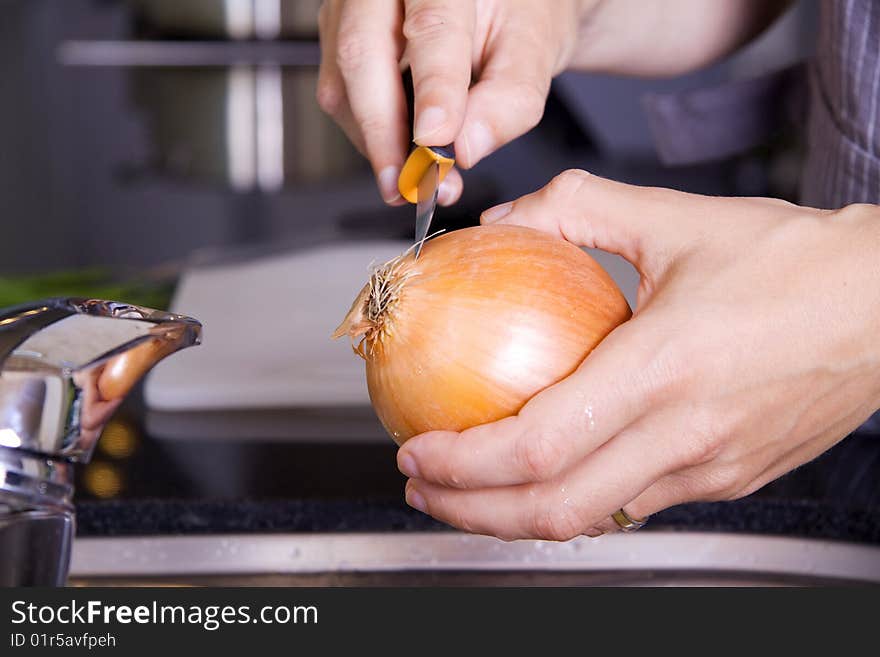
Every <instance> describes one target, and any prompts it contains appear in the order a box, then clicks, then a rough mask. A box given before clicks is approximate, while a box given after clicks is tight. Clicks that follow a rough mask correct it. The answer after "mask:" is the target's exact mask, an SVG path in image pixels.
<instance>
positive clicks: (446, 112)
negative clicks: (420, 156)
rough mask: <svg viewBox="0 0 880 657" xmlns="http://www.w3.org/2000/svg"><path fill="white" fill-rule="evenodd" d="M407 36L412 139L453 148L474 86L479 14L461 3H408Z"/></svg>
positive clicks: (434, 0)
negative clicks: (473, 61) (475, 45)
mask: <svg viewBox="0 0 880 657" xmlns="http://www.w3.org/2000/svg"><path fill="white" fill-rule="evenodd" d="M404 7H405V17H404V21H403V35H404V37H405V38H406V54H407V59H408V60H409V64H410V69H411V70H412V78H413V96H414V101H415V107H414V113H415V120H414V123H413V139H414V140H415V141H416V142H417V143H418V144H421V145H422V146H443V145H445V144H449V143H452V142H453V141H454V140H455V138H456V137H457V136H458V133H459V131H460V130H461V125H462V122H463V121H464V113H465V107H466V105H467V100H468V87H470V83H471V60H472V57H471V53H472V52H473V40H474V21H475V12H474V6H473V3H472V2H461V0H406V2H404Z"/></svg>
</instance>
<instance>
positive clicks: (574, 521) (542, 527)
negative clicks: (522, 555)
mask: <svg viewBox="0 0 880 657" xmlns="http://www.w3.org/2000/svg"><path fill="white" fill-rule="evenodd" d="M582 524H583V523H582V522H581V520H580V518H579V517H578V515H577V514H576V513H575V512H574V510H573V509H572V508H571V507H569V506H568V505H566V504H558V505H553V506H549V507H545V508H541V509H539V510H538V511H537V512H536V513H535V517H534V521H533V533H534V536H535V537H536V538H540V539H543V540H546V541H569V540H571V539H573V538H574V537H575V536H578V535H580V534H581V533H583V531H584V527H583V526H582Z"/></svg>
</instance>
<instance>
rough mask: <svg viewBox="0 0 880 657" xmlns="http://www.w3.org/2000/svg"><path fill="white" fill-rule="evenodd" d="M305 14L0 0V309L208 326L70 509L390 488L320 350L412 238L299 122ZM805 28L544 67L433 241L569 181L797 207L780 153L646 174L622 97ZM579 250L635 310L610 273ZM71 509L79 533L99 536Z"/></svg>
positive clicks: (112, 441)
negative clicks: (680, 69)
mask: <svg viewBox="0 0 880 657" xmlns="http://www.w3.org/2000/svg"><path fill="white" fill-rule="evenodd" d="M319 4H320V3H319V2H318V1H317V0H298V1H281V0H191V1H188V2H177V1H176V0H131V1H128V2H126V1H123V0H66V1H64V2H60V1H57V0H2V2H0V7H2V9H3V16H4V18H3V20H2V21H0V67H2V69H0V70H2V73H0V221H2V233H0V307H2V306H6V305H11V304H13V303H17V302H20V301H24V300H27V299H35V298H41V297H45V296H50V295H61V294H75V295H85V296H91V295H95V296H100V297H105V298H116V299H119V300H123V301H129V302H134V303H143V304H144V305H149V306H153V307H161V308H165V307H167V306H168V304H169V303H172V296H173V295H175V294H176V297H175V300H174V301H173V303H174V304H175V307H174V309H175V310H178V311H180V312H184V313H187V314H192V315H194V316H196V317H197V318H199V319H201V320H203V321H204V322H205V341H204V345H203V346H201V347H199V348H198V349H192V350H188V351H187V352H186V353H183V354H180V355H179V356H175V357H174V358H172V359H169V360H168V361H167V362H166V363H163V364H162V365H160V366H159V368H158V369H157V371H156V373H155V374H154V375H153V376H152V377H150V379H149V380H148V382H147V384H146V386H145V388H144V389H138V390H137V391H136V393H135V394H133V395H132V397H131V399H130V401H129V403H128V404H127V405H126V406H125V407H123V409H122V410H121V411H120V412H119V413H118V414H117V415H116V417H115V418H114V420H113V421H111V422H110V424H109V425H108V426H107V428H106V430H105V432H104V437H103V438H102V440H101V441H100V442H99V447H98V452H97V454H96V456H95V458H94V460H93V461H92V462H91V463H90V464H88V465H87V466H84V467H82V468H81V469H80V471H79V482H78V488H77V499H79V500H80V501H83V500H89V499H94V498H99V499H113V498H131V499H141V498H152V497H157V496H158V497H163V498H174V499H195V498H199V499H202V498H204V499H215V498H232V497H236V496H238V497H246V498H249V499H250V498H265V497H270V498H286V497H291V496H297V497H322V496H323V497H349V498H350V497H361V496H367V497H369V496H370V495H373V496H380V497H383V496H384V498H387V499H393V500H397V501H399V499H400V497H401V490H402V483H403V480H402V478H400V476H399V475H398V473H397V472H396V468H395V465H394V446H393V444H392V443H391V441H390V440H388V439H387V438H386V437H385V436H384V435H383V433H382V431H381V427H379V426H378V424H377V422H376V420H375V417H374V416H373V414H372V411H371V410H370V409H369V406H368V400H367V399H366V393H365V386H364V384H363V374H362V365H361V363H360V361H359V360H358V359H356V358H354V357H352V355H351V354H350V352H349V350H348V349H347V347H346V346H345V345H343V344H339V343H331V342H330V341H329V340H328V339H326V336H327V335H328V333H329V332H330V331H331V330H332V329H333V327H334V325H333V324H328V322H333V321H338V319H339V318H341V316H342V314H343V312H344V311H345V309H346V308H347V307H348V304H349V302H350V299H351V298H352V297H353V294H354V292H356V291H357V289H358V288H359V286H360V284H361V282H362V281H363V280H364V277H365V273H366V269H367V267H368V265H369V263H370V261H375V260H380V259H381V257H382V256H383V254H386V253H387V254H392V253H394V252H399V249H400V244H402V243H403V241H404V240H407V239H411V234H412V208H410V207H403V208H387V207H385V206H384V205H383V204H382V203H381V201H380V199H379V196H378V193H377V192H376V189H375V187H374V184H373V180H372V178H371V176H370V174H369V171H368V168H367V166H366V164H365V162H364V161H363V160H362V159H361V158H360V156H359V155H358V154H357V153H356V152H355V151H354V150H353V149H352V148H351V147H350V146H349V145H348V143H347V142H346V140H345V139H344V137H343V135H342V133H341V132H340V131H339V130H338V129H337V128H336V127H335V126H334V125H333V124H332V123H331V122H330V121H329V120H328V119H326V118H325V117H324V116H323V115H322V114H321V112H320V110H319V109H318V107H317V104H316V102H315V100H314V86H315V82H316V76H317V66H316V64H317V62H318V60H319V57H320V53H319V47H318V43H317V36H316V16H317V10H318V6H319ZM816 20H817V19H816V2H812V1H802V2H798V3H795V5H794V8H793V9H792V10H791V11H789V13H788V14H787V15H786V16H785V17H783V18H782V19H781V20H780V21H778V23H777V24H776V25H775V26H774V27H773V28H771V29H770V30H769V31H768V32H767V33H766V34H765V35H764V36H762V37H761V38H760V39H759V40H757V41H756V42H755V43H754V44H752V45H751V46H749V47H748V48H747V49H745V50H744V51H743V52H741V53H739V54H738V55H736V56H735V57H733V58H731V59H729V60H728V61H725V62H723V63H721V64H719V65H717V66H714V67H712V68H710V69H708V70H705V71H702V72H698V73H695V74H691V75H687V76H683V77H680V78H675V79H670V80H659V81H647V80H637V79H619V78H612V77H607V76H595V75H582V74H574V73H567V74H564V75H562V76H560V77H559V78H558V79H557V80H556V81H555V83H554V86H553V90H552V93H551V97H550V99H549V102H548V106H547V112H546V114H545V118H544V120H543V121H542V122H541V124H540V125H539V126H538V127H537V128H536V129H535V130H533V131H532V132H531V133H529V134H528V135H526V136H525V137H523V138H521V139H519V140H517V141H516V142H515V143H513V144H511V145H509V146H507V147H505V148H503V149H501V150H500V151H499V152H498V153H496V154H494V155H493V156H491V157H489V158H488V159H487V160H485V161H484V162H482V163H480V164H479V165H478V166H477V167H476V168H475V169H474V170H472V171H467V172H464V179H465V192H464V196H463V198H462V200H461V202H460V203H458V204H457V206H456V207H454V208H449V209H441V210H440V211H438V215H437V219H436V220H435V221H436V223H437V225H438V227H446V228H455V227H460V226H465V225H470V224H473V223H475V222H476V220H477V217H478V216H479V213H480V211H481V210H482V209H484V208H486V207H489V206H490V205H492V204H495V203H497V202H500V201H504V200H508V199H511V198H515V197H517V196H519V195H521V194H523V193H527V192H530V191H532V190H534V189H536V188H538V187H540V186H541V185H543V184H545V183H546V182H547V181H548V180H549V179H550V178H551V177H552V176H553V175H554V174H555V173H557V172H559V171H561V170H562V169H565V168H568V167H571V166H578V167H582V168H586V169H588V170H591V171H593V172H595V173H598V174H601V175H607V176H611V177H614V178H617V179H621V180H625V181H630V182H634V183H639V184H657V185H665V186H670V187H674V188H678V189H683V190H690V191H696V192H701V193H708V194H770V195H776V196H782V197H785V198H790V199H794V197H795V190H796V187H797V171H798V157H799V155H798V154H799V144H798V142H797V140H796V139H793V138H791V137H790V136H786V135H784V134H780V135H774V139H773V140H772V143H771V145H763V146H761V147H758V148H751V149H748V150H746V151H745V152H743V153H739V154H736V155H734V156H731V157H727V158H725V159H720V160H716V161H712V162H707V163H701V164H699V165H696V164H694V165H689V166H675V167H667V166H663V165H662V164H661V163H660V161H659V159H658V156H657V154H656V151H655V147H654V141H653V139H652V134H651V131H650V129H649V124H648V121H647V120H646V117H645V114H644V112H643V101H644V98H645V97H646V95H648V94H652V93H653V94H662V93H673V92H681V91H685V90H690V89H699V88H703V87H706V86H710V85H716V84H720V83H723V82H726V81H731V80H737V79H745V78H751V77H755V76H759V75H761V74H763V73H766V72H768V71H772V70H775V69H780V68H783V67H785V66H787V65H789V64H791V63H792V62H796V61H799V60H801V59H803V58H804V57H806V56H807V55H808V54H809V52H810V48H811V44H812V38H813V34H814V32H815V24H816ZM395 249H396V250H397V251H395ZM600 257H601V258H602V260H601V262H602V263H603V264H604V265H605V266H606V267H608V269H609V270H610V271H611V272H612V274H613V275H614V276H615V277H616V278H617V280H618V282H619V283H620V284H621V286H622V287H623V289H624V291H625V292H626V293H627V295H628V297H629V298H630V300H631V302H632V301H633V300H634V290H635V286H636V283H637V279H636V276H635V273H634V271H633V270H632V268H631V267H629V266H628V265H627V264H626V263H624V262H622V261H620V259H617V258H614V257H610V256H607V255H605V256H602V255H601V254H600ZM279 279H280V280H279ZM175 291H176V292H175ZM190 352H191V353H190ZM206 441H209V443H206ZM206 444H210V448H206ZM341 444H344V445H345V450H347V451H346V452H345V458H344V459H340V454H341V452H340V447H339V446H340V445H341ZM835 458H836V457H835ZM340 464H344V465H340ZM341 467H342V468H343V469H342V470H340V468H341ZM330 471H333V473H334V474H333V475H332V476H329V475H328V474H327V473H328V472H330ZM804 476H805V477H806V478H807V483H806V484H803V482H802V481H801V484H798V485H805V486H806V489H805V490H809V491H812V492H816V491H819V492H818V494H820V495H821V494H824V492H825V491H826V488H827V482H826V483H823V484H822V485H821V486H820V485H819V484H817V483H816V481H818V480H816V481H814V480H813V479H811V478H810V476H809V472H808V473H807V475H804ZM801 479H802V480H803V479H804V477H802V478H801ZM817 486H818V488H817ZM783 487H784V486H783ZM770 490H771V491H772V490H773V488H772V487H770ZM799 490H800V489H799ZM88 513H89V511H88V508H87V509H86V511H85V515H84V512H83V510H82V509H81V510H80V528H81V530H83V528H85V531H89V529H88V528H89V527H90V525H89V522H97V523H99V524H100V522H103V521H102V520H101V517H100V516H99V515H92V516H89V515H88ZM95 513H96V514H97V512H95ZM90 518H91V520H90ZM157 522H159V523H160V524H161V522H162V520H161V519H160V520H157ZM92 527H93V529H94V526H92Z"/></svg>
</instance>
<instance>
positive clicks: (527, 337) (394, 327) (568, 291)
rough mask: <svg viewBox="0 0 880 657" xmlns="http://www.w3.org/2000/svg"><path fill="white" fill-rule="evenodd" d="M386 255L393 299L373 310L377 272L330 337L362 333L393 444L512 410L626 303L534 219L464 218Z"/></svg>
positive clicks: (609, 324) (557, 375)
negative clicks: (467, 221) (472, 223)
mask: <svg viewBox="0 0 880 657" xmlns="http://www.w3.org/2000/svg"><path fill="white" fill-rule="evenodd" d="M392 264H393V267H391V269H392V271H391V272H390V273H386V275H385V280H386V282H389V284H390V285H392V286H393V287H392V289H395V290H396V291H395V292H394V294H393V295H391V296H392V297H393V298H392V299H391V300H390V301H388V303H387V304H384V305H381V312H378V313H377V312H376V306H374V307H373V312H372V314H371V313H370V306H369V305H368V304H369V301H370V298H371V297H373V298H374V299H375V297H376V292H375V290H376V289H377V286H376V284H375V283H376V276H377V275H376V274H374V276H373V279H371V283H373V285H372V286H371V283H368V284H367V285H366V286H365V287H364V289H363V290H362V291H361V293H360V294H359V295H358V298H357V299H356V300H355V302H354V304H353V305H352V308H351V310H350V311H349V314H348V316H347V317H346V319H345V321H343V323H342V325H341V326H340V327H339V328H338V329H337V331H336V333H335V334H334V337H339V336H341V335H350V336H351V337H352V338H353V339H358V338H360V337H361V336H363V341H362V342H361V343H360V344H359V346H358V347H357V349H356V351H357V352H358V353H359V354H360V355H361V356H363V357H364V359H365V360H366V370H367V372H366V373H367V387H368V389H369V393H370V400H371V401H372V404H373V407H374V409H375V410H376V413H377V415H378V416H379V419H380V420H381V422H382V424H383V426H384V427H385V429H386V430H387V431H388V433H389V434H390V435H391V437H392V438H393V439H394V441H395V442H397V443H398V444H399V445H402V444H403V443H404V442H405V441H406V440H408V439H409V438H411V437H412V436H415V435H417V434H420V433H423V432H425V431H431V430H436V429H443V430H451V431H463V430H464V429H467V428H470V427H473V426H476V425H478V424H484V423H486V422H493V421H495V420H500V419H502V418H505V417H508V416H510V415H515V414H516V413H517V412H518V411H519V410H520V409H521V408H522V407H523V405H524V404H525V403H526V402H527V401H528V400H529V399H531V398H532V397H533V396H534V395H535V394H537V393H538V392H540V391H541V390H543V389H544V388H546V387H548V386H550V385H552V384H554V383H556V382H558V381H560V380H562V379H564V378H565V377H567V376H568V375H569V374H571V373H572V372H573V371H574V370H575V369H577V367H578V366H579V365H580V363H581V362H582V361H583V360H584V358H586V357H587V355H588V354H589V353H590V352H591V351H592V350H593V349H594V348H595V346H596V345H597V344H599V342H600V341H601V340H602V339H603V338H604V337H605V336H606V335H608V333H610V332H611V331H612V330H613V329H614V328H615V327H616V326H618V325H619V324H621V323H623V322H625V321H626V320H628V319H629V318H630V317H631V314H632V313H631V311H630V308H629V305H628V304H627V302H626V299H625V298H624V296H623V294H622V293H621V291H620V289H619V288H618V287H617V285H616V284H615V282H614V281H613V280H612V278H611V277H610V276H609V275H608V273H607V272H606V271H605V270H604V269H602V267H601V266H600V265H599V264H598V263H597V262H596V261H595V260H594V259H593V258H592V257H590V256H589V255H588V254H587V253H585V252H584V251H582V250H581V249H580V248H578V247H576V246H574V245H573V244H570V243H569V242H566V241H564V240H562V239H559V238H555V237H552V236H550V235H547V234H546V233H543V232H539V231H537V230H534V229H532V228H525V227H522V226H506V225H491V226H477V227H473V228H465V229H463V230H458V231H454V232H451V233H446V234H444V235H441V236H439V237H437V238H434V239H432V240H430V241H428V242H426V243H425V245H424V248H423V249H422V252H421V255H420V256H419V258H418V260H414V259H413V256H412V254H411V253H407V254H404V256H402V257H401V258H399V259H397V260H396V261H392V263H389V265H386V268H388V267H390V266H391V265H392Z"/></svg>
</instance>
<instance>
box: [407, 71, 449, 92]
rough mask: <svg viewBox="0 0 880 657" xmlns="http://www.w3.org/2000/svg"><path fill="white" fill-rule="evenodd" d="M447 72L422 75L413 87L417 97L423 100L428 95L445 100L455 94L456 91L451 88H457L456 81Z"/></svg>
mask: <svg viewBox="0 0 880 657" xmlns="http://www.w3.org/2000/svg"><path fill="white" fill-rule="evenodd" d="M447 71H448V70H440V71H432V72H430V73H423V74H422V75H420V76H419V77H418V79H417V80H415V81H414V85H413V91H414V92H415V94H416V96H417V97H419V98H423V97H425V96H427V95H428V94H433V95H434V96H435V97H438V98H444V97H446V96H449V95H450V94H452V93H454V89H452V88H451V87H454V86H455V83H456V81H455V79H454V77H453V76H452V75H451V74H450V73H449V72H447Z"/></svg>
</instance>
